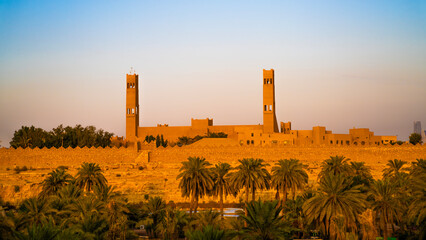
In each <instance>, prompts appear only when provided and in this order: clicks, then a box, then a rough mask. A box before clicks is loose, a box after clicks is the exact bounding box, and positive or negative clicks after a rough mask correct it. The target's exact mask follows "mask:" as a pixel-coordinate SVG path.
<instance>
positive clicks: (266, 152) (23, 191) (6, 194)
mask: <svg viewBox="0 0 426 240" xmlns="http://www.w3.org/2000/svg"><path fill="white" fill-rule="evenodd" d="M335 155H343V156H345V157H347V158H350V159H351V160H353V161H363V162H366V164H367V165H368V166H370V167H371V169H372V173H373V177H375V178H381V174H382V169H383V168H385V165H386V163H387V161H388V160H390V159H402V160H405V161H408V162H411V161H414V160H415V159H416V158H424V159H426V146H424V145H423V146H411V145H402V146H369V147H343V146H340V147H296V146H287V147H253V146H249V147H239V146H215V147H205V146H196V145H189V146H185V147H177V146H176V147H167V148H162V147H160V148H154V149H150V150H143V151H140V152H136V151H134V150H132V149H126V148H120V149H117V148H105V149H102V148H99V149H96V148H83V149H80V148H76V149H72V148H69V149H4V148H3V149H0V196H1V197H2V198H3V199H4V200H6V201H14V202H15V201H19V200H20V199H22V198H25V197H29V196H33V195H35V194H37V193H38V192H39V191H40V187H39V186H40V184H39V183H40V182H41V181H42V180H43V179H44V178H45V177H46V175H47V174H48V173H49V172H50V171H52V170H53V169H55V168H56V167H58V166H66V167H68V168H69V172H70V173H71V174H72V175H75V174H76V173H77V171H78V167H79V166H80V165H81V164H82V163H83V162H95V163H98V164H100V166H101V168H102V169H103V170H104V173H105V176H106V178H107V180H108V182H109V183H110V184H111V185H113V186H115V187H116V188H117V190H119V191H121V192H122V193H124V194H126V195H127V197H128V198H129V200H130V201H140V200H142V199H143V196H144V194H149V195H150V196H153V195H158V196H161V197H163V198H165V199H166V201H170V200H173V201H174V202H182V201H185V199H183V198H182V197H181V195H180V191H179V189H178V184H179V182H178V181H177V180H176V177H177V175H178V173H179V168H180V166H181V162H182V161H185V160H186V159H187V158H188V157H189V156H202V157H204V158H206V159H207V160H208V161H209V162H211V163H212V164H215V163H218V162H219V161H221V162H227V163H229V164H231V165H232V166H236V165H237V164H238V159H242V158H262V159H264V160H265V161H266V162H267V163H269V164H270V166H269V167H268V170H270V169H271V167H272V165H274V163H275V162H277V161H278V160H279V159H285V158H287V159H288V158H297V159H300V160H301V161H302V162H303V163H304V164H307V165H308V167H307V171H308V173H309V178H310V184H314V183H315V181H316V178H317V175H318V172H319V171H320V164H321V162H322V161H323V160H325V159H327V158H329V157H330V156H335ZM23 166H26V167H27V168H32V170H28V171H24V172H20V173H16V172H15V171H14V170H13V169H14V168H15V167H23ZM15 186H19V191H15V190H16V187H15ZM259 196H261V197H263V198H265V199H267V198H273V196H274V193H273V191H265V192H259ZM210 200H213V199H210V198H205V199H202V200H201V201H205V202H208V201H210ZM239 200H240V197H239V196H238V197H237V198H228V200H227V201H228V202H239Z"/></svg>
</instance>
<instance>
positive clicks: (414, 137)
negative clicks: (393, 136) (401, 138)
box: [410, 133, 423, 145]
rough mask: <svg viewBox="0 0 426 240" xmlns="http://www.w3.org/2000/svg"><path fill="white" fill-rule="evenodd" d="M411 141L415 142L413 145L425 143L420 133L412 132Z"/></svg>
mask: <svg viewBox="0 0 426 240" xmlns="http://www.w3.org/2000/svg"><path fill="white" fill-rule="evenodd" d="M410 143H411V144H413V145H416V144H422V143H423V141H422V135H420V134H418V133H412V134H411V135H410Z"/></svg>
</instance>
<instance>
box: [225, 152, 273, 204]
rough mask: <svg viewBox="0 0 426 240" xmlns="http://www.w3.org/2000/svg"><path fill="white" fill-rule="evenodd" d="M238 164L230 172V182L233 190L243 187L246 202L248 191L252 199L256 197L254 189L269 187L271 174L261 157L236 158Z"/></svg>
mask: <svg viewBox="0 0 426 240" xmlns="http://www.w3.org/2000/svg"><path fill="white" fill-rule="evenodd" d="M238 161H239V162H240V164H239V165H238V166H237V167H236V168H235V170H236V171H235V172H233V173H232V174H231V179H230V181H231V183H232V186H233V188H234V189H235V190H239V189H242V188H245V192H246V202H248V199H249V192H250V190H251V192H252V200H253V201H254V200H255V199H256V195H255V194H256V189H269V188H270V179H271V175H270V174H269V173H268V171H267V170H266V166H268V164H265V163H264V161H263V159H253V158H244V159H242V160H238Z"/></svg>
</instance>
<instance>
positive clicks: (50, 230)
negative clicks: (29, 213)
mask: <svg viewBox="0 0 426 240" xmlns="http://www.w3.org/2000/svg"><path fill="white" fill-rule="evenodd" d="M59 232H60V229H59V228H58V227H56V226H55V224H54V223H53V222H52V221H44V222H43V223H38V224H33V225H30V226H28V227H27V232H26V233H21V232H18V233H17V239H20V240H53V239H57V236H58V234H59Z"/></svg>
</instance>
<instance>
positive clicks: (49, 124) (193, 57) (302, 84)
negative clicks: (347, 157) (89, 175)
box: [0, 0, 426, 146]
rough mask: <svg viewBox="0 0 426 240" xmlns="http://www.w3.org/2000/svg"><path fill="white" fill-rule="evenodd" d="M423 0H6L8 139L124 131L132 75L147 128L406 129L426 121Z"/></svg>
mask: <svg viewBox="0 0 426 240" xmlns="http://www.w3.org/2000/svg"><path fill="white" fill-rule="evenodd" d="M425 66H426V2H424V1H409V2H408V1H374V2H372V1H345V2H343V1H321V2H320V1H297V2H296V1H232V2H227V1H215V2H198V1H197V2H195V1H179V2H177V1H176V2H175V1H119V2H118V1H90V2H86V1H72V2H62V1H43V2H38V1H1V0H0V115H1V117H0V141H1V143H0V145H1V146H9V141H11V138H12V136H13V133H14V131H15V130H18V129H19V128H21V126H23V125H27V126H30V125H34V126H36V127H41V128H43V129H45V130H51V129H52V128H54V127H57V126H58V125H59V124H64V125H71V126H74V125H76V124H82V125H83V126H87V125H94V126H96V127H97V128H102V129H104V130H107V131H110V132H113V133H115V134H116V135H118V136H123V135H125V97H126V96H125V92H126V88H125V87H126V73H128V72H129V70H130V68H131V67H133V68H134V69H135V71H136V73H137V74H139V85H140V92H139V104H140V110H141V111H140V126H156V124H157V123H161V124H164V123H167V124H169V125H170V126H180V125H190V122H191V118H207V117H208V118H213V123H214V124H215V125H228V124H235V125H237V124H262V69H271V68H273V69H275V79H276V85H275V94H276V107H277V120H278V121H283V122H287V121H291V122H292V128H293V129H301V130H303V129H308V130H309V129H312V127H313V126H318V125H320V126H325V127H326V128H327V129H328V130H331V131H333V133H348V130H349V128H353V127H357V128H364V127H365V128H370V130H371V131H373V132H374V133H375V134H377V135H397V136H398V139H399V140H407V139H408V136H409V134H411V133H412V132H413V122H414V121H421V122H422V128H423V130H424V129H426V67H425Z"/></svg>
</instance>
